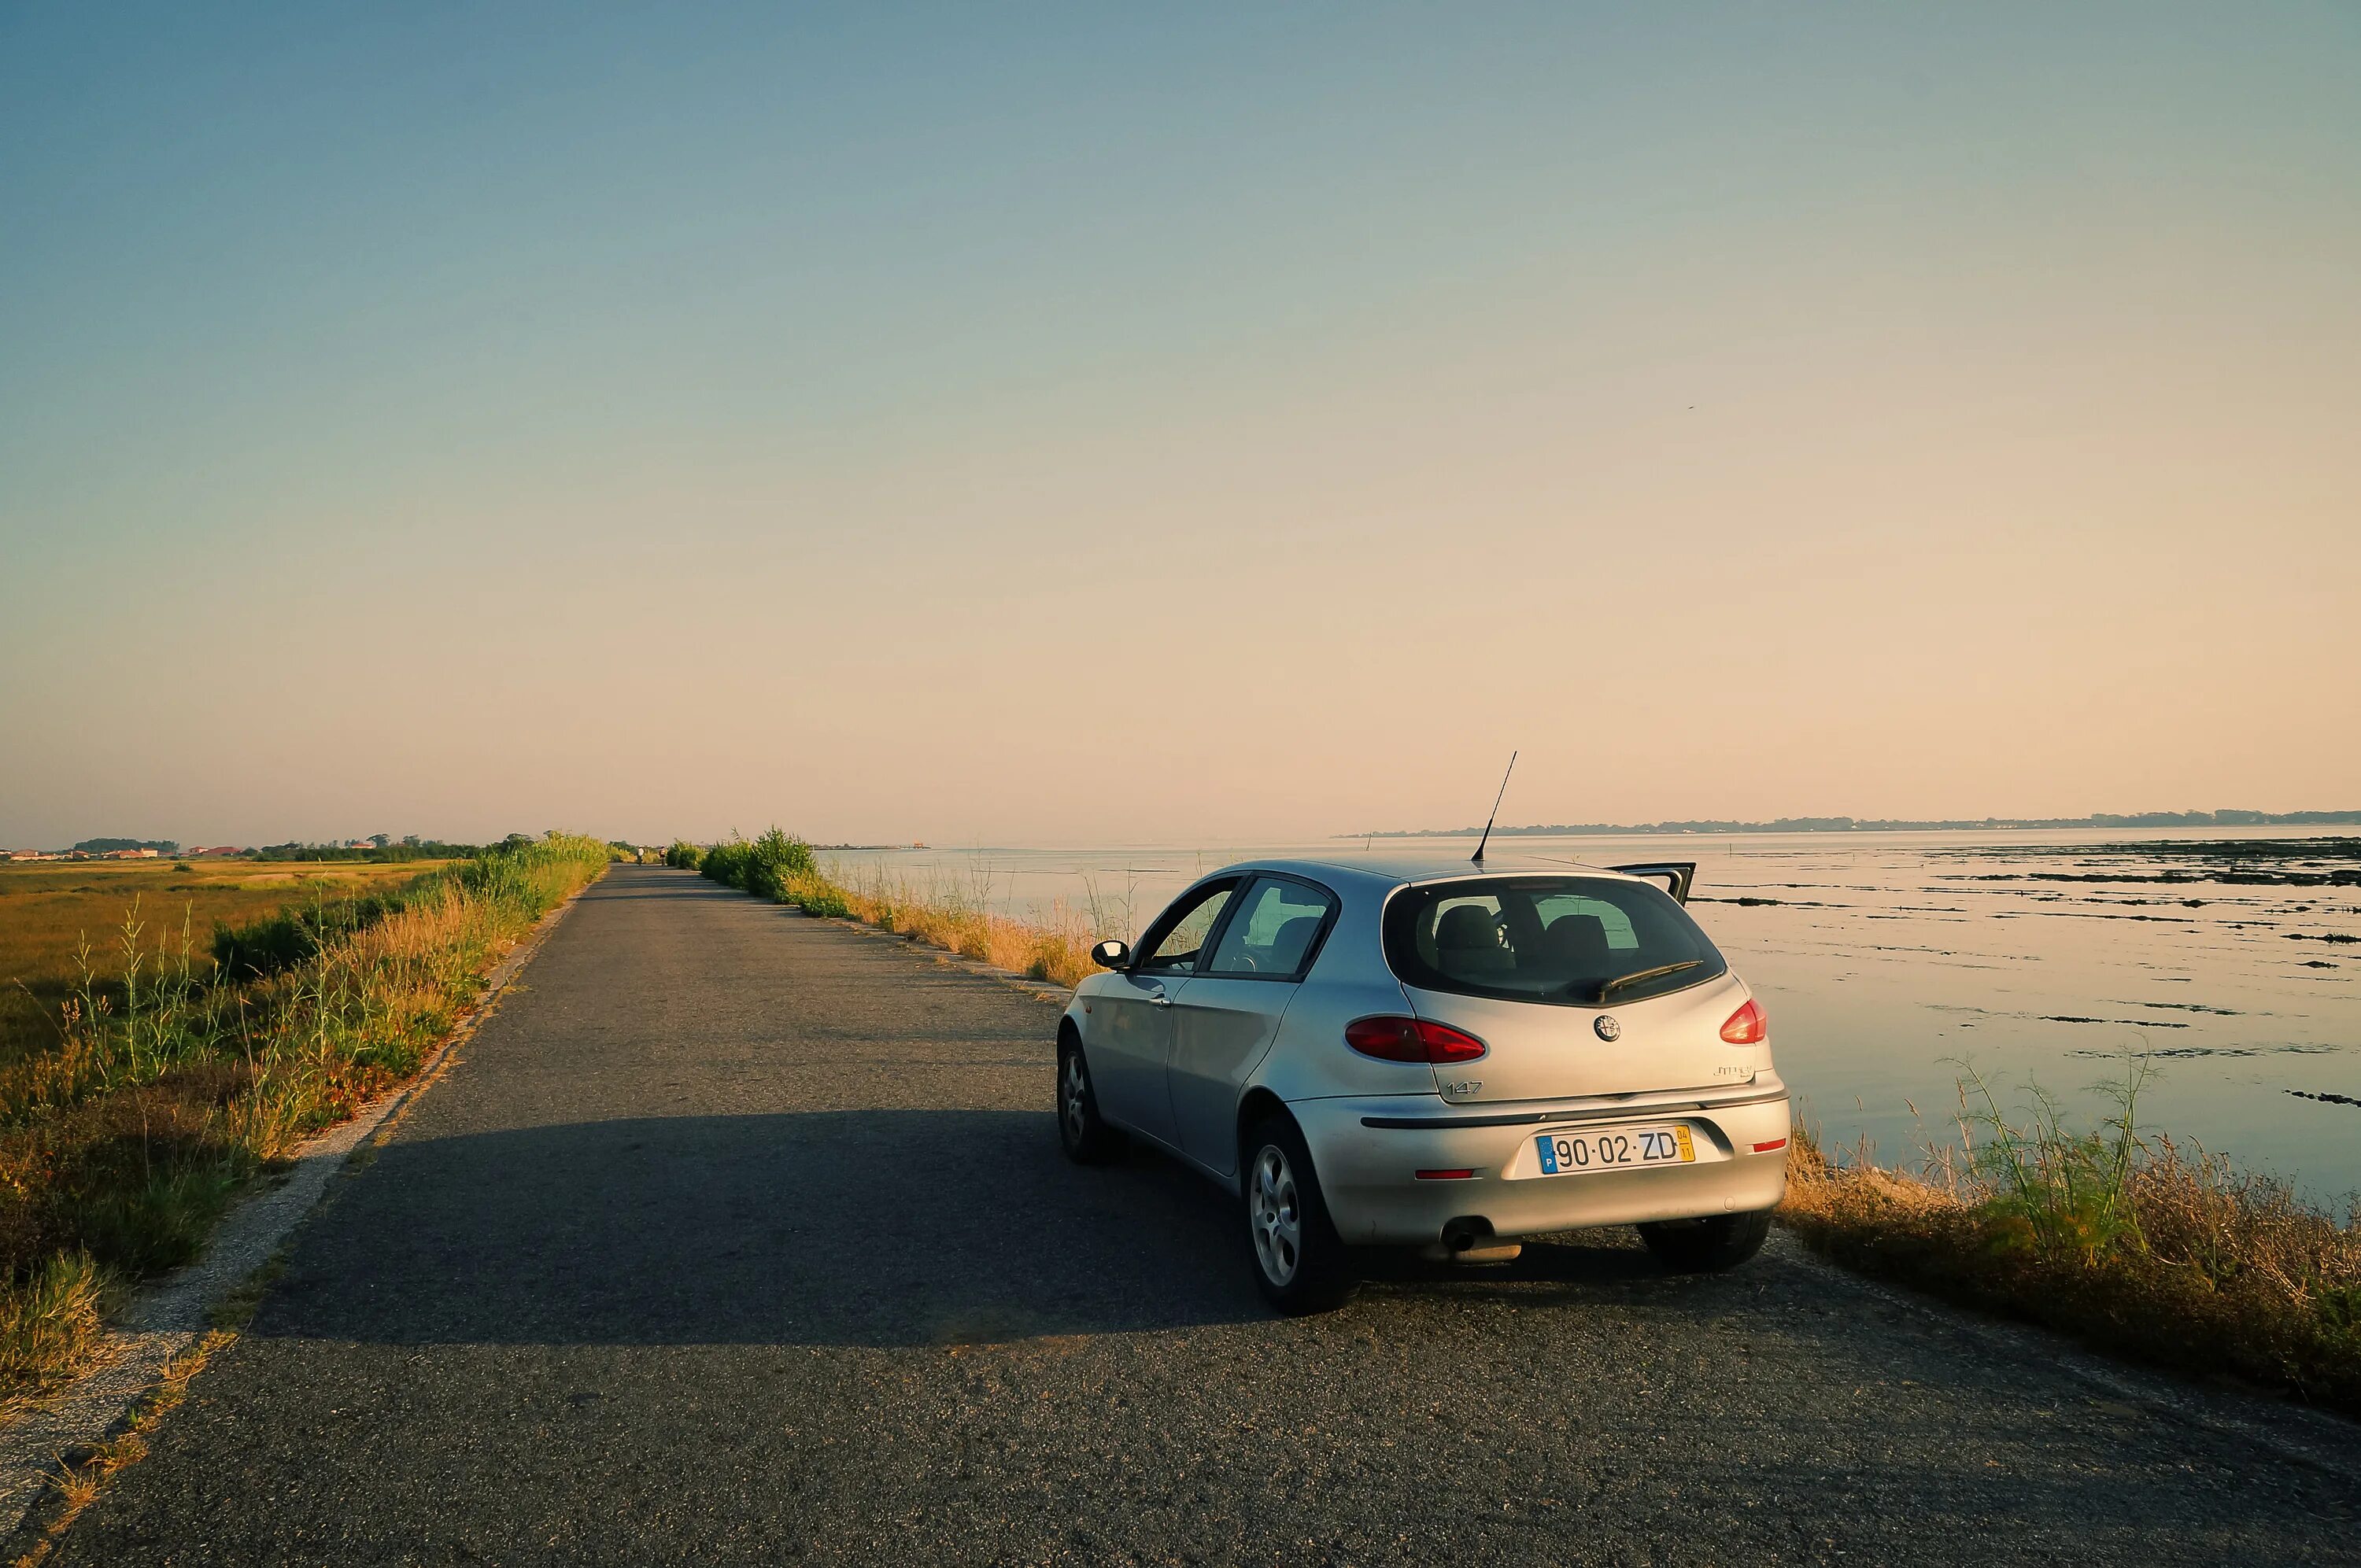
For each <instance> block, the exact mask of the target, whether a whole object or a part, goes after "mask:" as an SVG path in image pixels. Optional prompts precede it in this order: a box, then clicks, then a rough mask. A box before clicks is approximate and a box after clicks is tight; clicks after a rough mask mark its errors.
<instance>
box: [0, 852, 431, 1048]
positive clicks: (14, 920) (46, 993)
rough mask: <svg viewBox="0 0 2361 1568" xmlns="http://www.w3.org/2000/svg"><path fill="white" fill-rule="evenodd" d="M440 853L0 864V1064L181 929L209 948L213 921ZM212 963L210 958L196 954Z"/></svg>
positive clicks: (113, 988)
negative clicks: (70, 1004) (81, 995)
mask: <svg viewBox="0 0 2361 1568" xmlns="http://www.w3.org/2000/svg"><path fill="white" fill-rule="evenodd" d="M442 863H443V862H438V861H405V862H400V863H394V864H372V863H368V862H365V861H324V862H317V863H314V862H311V861H203V860H201V861H187V862H175V861H62V862H60V861H35V862H32V863H29V864H22V865H0V1063H5V1062H9V1061H13V1060H16V1059H17V1058H20V1057H22V1056H24V1055H26V1054H27V1053H28V1052H33V1051H46V1050H48V1049H49V1048H50V1047H54V1046H55V1045H56V1044H57V1043H58V1030H57V1025H56V1023H55V1022H54V1020H55V1019H56V1017H57V1015H58V1012H59V1009H60V1008H61V1007H62V1006H63V1005H64V1004H65V1003H66V1002H67V1001H68V1000H69V999H70V998H71V997H73V996H74V995H75V994H76V993H77V992H80V991H81V990H82V988H83V982H84V980H85V978H86V977H85V975H84V971H83V969H82V958H83V952H82V949H83V947H84V941H83V939H84V938H85V937H86V936H88V937H90V938H92V940H91V941H90V943H89V946H88V953H87V957H88V961H89V965H90V970H89V973H88V976H87V979H88V980H89V981H90V982H91V984H92V986H93V988H94V989H95V990H96V991H97V992H98V993H99V994H101V995H105V996H110V997H112V998H114V999H115V1001H116V1002H117V1003H120V1000H121V996H122V988H123V981H124V975H125V971H126V968H127V967H128V965H129V964H130V962H131V961H132V959H133V957H134V955H133V954H127V953H126V952H125V950H124V948H123V945H122V943H121V941H120V940H119V939H118V938H120V936H121V933H122V930H123V927H124V925H125V922H126V919H128V920H129V921H130V922H131V923H132V924H134V925H136V926H137V927H139V933H138V937H137V948H136V956H137V958H138V959H140V961H142V962H143V963H144V964H145V965H146V966H147V968H148V970H149V972H151V973H152V972H153V971H154V970H156V969H157V968H158V967H159V966H160V965H161V964H163V963H165V962H167V961H169V960H170V959H171V957H172V956H173V954H174V953H175V952H176V951H177V949H178V948H179V947H180V945H181V940H182V938H183V937H184V936H185V937H186V938H188V940H189V941H190V942H191V944H192V946H193V947H194V948H196V949H197V950H198V951H200V952H205V951H207V950H208V946H209V943H210V940H211V935H212V931H213V927H214V925H215V924H216V923H220V924H224V925H237V924H241V923H243V922H246V921H248V920H252V919H255V918H257V917H258V916H264V915H269V914H270V913H272V912H274V911H276V910H279V909H281V908H284V907H285V906H287V905H291V904H296V905H308V904H314V903H323V902H333V901H335V900H337V899H341V898H346V897H350V896H352V895H353V894H364V893H378V892H383V891H386V890H388V889H391V888H397V887H401V886H403V885H405V884H407V883H411V882H412V881H414V880H415V879H417V878H418V877H419V876H421V875H423V874H425V873H428V872H433V871H435V870H437V869H439V867H440V865H441V864H442ZM201 961H202V962H203V964H204V966H205V967H206V968H207V970H210V966H211V959H210V958H209V957H208V958H206V959H203V960H201Z"/></svg>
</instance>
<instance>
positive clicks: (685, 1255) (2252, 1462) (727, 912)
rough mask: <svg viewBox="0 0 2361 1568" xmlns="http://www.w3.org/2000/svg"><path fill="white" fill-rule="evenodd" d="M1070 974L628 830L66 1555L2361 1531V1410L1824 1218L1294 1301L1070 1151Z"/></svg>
mask: <svg viewBox="0 0 2361 1568" xmlns="http://www.w3.org/2000/svg"><path fill="white" fill-rule="evenodd" d="M1056 1017H1057V1009H1056V1007H1055V1006H1054V1005H1052V1004H1050V1003H1045V1002H1042V1001H1038V1000H1036V999H1035V998H1033V997H1031V996H1028V995H1027V994H1025V993H1023V992H1019V991H1017V990H1016V989H1014V988H1012V987H1009V986H1006V985H1004V984H1002V983H1000V982H997V981H993V980H991V979H989V978H986V977H983V976H979V975H974V974H971V973H968V972H965V971H963V970H959V969H955V968H951V967H949V966H946V965H943V964H940V963H938V962H936V961H934V960H933V959H930V958H928V956H926V955H924V954H922V953H918V952H916V951H913V950H911V949H910V948H907V947H906V946H905V945H903V944H900V943H897V942H894V941H890V940H887V939H884V938H878V937H876V936H873V935H871V934H868V933H865V932H862V931H859V930H855V929H852V928H850V927H845V926H841V925H838V924H835V923H830V922H823V921H816V920H810V919H807V918H804V917H802V916H799V915H796V914H795V913H793V912H791V911H789V910H786V909H784V908H781V907H778V906H775V905H765V904H762V903H758V902H756V901H755V900H753V899H751V898H748V897H746V896H745V895H743V894H736V893H732V892H728V891H724V890H721V889H719V888H716V887H715V886H713V885H712V884H710V883H704V882H701V881H699V880H698V879H697V878H696V877H694V876H692V875H689V874H688V873H686V872H671V871H665V870H661V869H656V868H632V867H619V868H617V869H616V870H615V871H613V872H610V873H609V876H608V877H607V879H606V880H605V881H604V882H602V883H598V885H597V886H595V887H593V888H592V889H591V890H590V891H589V892H588V894H585V895H584V897H583V898H582V900H581V902H580V903H579V905H577V907H576V908H575V909H574V910H573V912H572V913H571V914H570V915H568V916H567V917H566V921H565V922H564V923H563V924H562V925H561V926H560V927H558V929H557V931H556V932H555V935H554V936H553V937H552V938H551V939H550V940H549V942H548V944H547V945H546V946H545V948H544V949H543V950H542V952H541V954H540V956H539V957H538V958H536V959H534V960H533V964H532V966H531V967H530V968H529V969H528V970H526V971H525V973H524V975H523V976H522V987H521V989H519V990H517V991H515V992H511V995H510V996H509V998H508V1000H506V1001H505V1002H504V1003H502V1005H501V1007H500V1010H499V1012H498V1013H497V1014H494V1015H493V1016H492V1017H491V1018H490V1019H489V1020H488V1021H487V1022H486V1024H485V1025H484V1026H483V1027H482V1029H481V1030H479V1031H478V1034H477V1035H476V1036H475V1037H474V1038H473V1040H472V1041H471V1042H470V1043H469V1045H468V1046H467V1049H466V1054H465V1056H464V1058H462V1059H461V1060H460V1061H459V1063H458V1065H457V1066H456V1068H455V1069H453V1070H452V1071H451V1072H450V1073H449V1074H448V1076H446V1077H445V1079H444V1080H442V1081H441V1082H440V1083H439V1084H437V1085H436V1086H435V1087H434V1089H433V1090H432V1091H429V1092H428V1093H426V1094H425V1095H424V1096H423V1098H422V1099H421V1100H419V1101H418V1102H416V1104H415V1107H414V1109H413V1110H412V1113H410V1114H409V1115H408V1116H407V1117H406V1118H405V1119H404V1120H402V1121H401V1124H400V1125H399V1126H398V1128H397V1129H396V1130H395V1131H394V1133H393V1134H392V1135H391V1136H390V1140H389V1141H388V1142H387V1143H386V1144H385V1146H383V1147H382V1149H381V1151H380V1152H379V1154H378V1156H377V1157H376V1158H374V1159H373V1160H372V1161H370V1162H369V1163H368V1164H367V1165H366V1166H365V1167H363V1168H359V1169H357V1171H356V1172H354V1173H353V1174H352V1175H350V1176H349V1177H348V1178H346V1179H341V1180H340V1181H339V1182H338V1183H337V1184H336V1190H335V1196H334V1197H333V1198H332V1200H331V1201H329V1202H328V1204H327V1205H326V1206H325V1207H324V1209H322V1210H321V1211H320V1212H318V1213H317V1214H316V1215H315V1216H314V1217H313V1219H312V1220H311V1222H310V1223H308V1224H307V1225H306V1226H305V1227H304V1228H303V1230H302V1231H301V1232H300V1233H299V1234H298V1236H297V1239H296V1242H295V1244H294V1246H293V1250H292V1254H291V1259H290V1261H289V1264H288V1266H287V1269H286V1272H285V1274H284V1275H283V1277H280V1280H279V1281H278V1282H277V1283H276V1284H275V1285H274V1286H273V1287H272V1288H271V1289H270V1290H269V1294H268V1295H267V1297H266V1298H265V1299H264V1301H263V1303H262V1305H261V1308H260V1310H258V1313H257V1315H256V1317H255V1319H254V1321H253V1322H252V1323H251V1324H250V1325H249V1326H248V1328H247V1331H246V1332H244V1333H243V1334H242V1335H241V1336H240V1337H239V1338H238V1339H237V1340H236V1343H234V1344H232V1345H230V1346H229V1347H228V1348H227V1349H226V1350H225V1351H224V1352H222V1353H221V1354H218V1355H216V1356H215V1358H214V1360H213V1361H212V1363H211V1364H210V1365H207V1367H206V1368H205V1369H204V1371H203V1373H202V1374H201V1375H200V1376H198V1377H197V1379H196V1380H195V1382H194V1384H193V1385H192V1388H191V1391H190V1394H189V1397H188V1398H187V1400H186V1402H185V1403H184V1404H182V1405H181V1407H180V1408H179V1409H177V1410H175V1411H173V1412H172V1413H171V1414H170V1416H169V1417H167V1418H166V1419H165V1420H163V1422H162V1423H161V1424H160V1426H159V1429H158V1430H157V1431H156V1432H155V1433H154V1434H153V1436H152V1439H151V1442H150V1453H149V1454H148V1457H147V1458H146V1459H144V1460H142V1461H141V1462H139V1463H137V1464H133V1465H131V1466H130V1467H129V1468H128V1469H126V1470H125V1471H124V1472H122V1473H121V1475H120V1476H119V1477H118V1479H117V1480H116V1481H115V1484H114V1485H113V1486H110V1487H109V1489H108V1490H107V1491H106V1492H105V1494H104V1495H103V1496H102V1497H100V1498H99V1499H98V1500H97V1502H95V1503H94V1504H93V1506H92V1507H91V1508H90V1509H89V1511H88V1512H87V1513H85V1514H84V1515H83V1516H82V1519H80V1520H79V1521H78V1522H76V1523H75V1524H74V1526H73V1527H72V1528H71V1530H70V1531H69V1532H68V1533H67V1534H66V1536H65V1537H64V1538H63V1540H62V1541H61V1542H60V1547H59V1551H58V1553H57V1556H56V1557H55V1558H54V1559H53V1561H57V1562H62V1563H131V1562H140V1563H446V1562H467V1561H486V1562H498V1563H537V1562H552V1563H555V1562H568V1563H577V1562H614V1563H643V1562H697V1563H707V1562H718V1561H733V1562H764V1563H770V1562H781V1561H809V1562H849V1563H910V1562H936V1563H1036V1562H1043V1563H1046V1562H1072V1563H1095V1562H1118V1563H1130V1562H1140V1563H1419V1564H1428V1563H1436V1562H1448V1563H1455V1564H1459V1563H1516V1564H1523V1565H1530V1564H1536V1563H1565V1562H1591V1561H1598V1562H1615V1563H1620V1562H1633V1563H1642V1562H1649V1563H1653V1562H1740V1561H1744V1562H1767V1563H1786V1562H1818V1561H1834V1560H1836V1559H1837V1558H1839V1556H1841V1557H1844V1558H1845V1559H1847V1560H1848V1561H1850V1562H1854V1563H1862V1562H1870V1563H1886V1562H1913V1563H1946V1562H1960V1563H1979V1564H1988V1563H1995V1562H2018V1561H2026V1560H2030V1559H2034V1558H2044V1559H2048V1558H2059V1559H2070V1560H2071V1561H2074V1562H2076V1563H2152V1562H2158V1561H2166V1562H2184V1561H2226V1560H2233V1559H2236V1560H2255V1561H2272V1562H2352V1561H2356V1560H2361V1428H2355V1427H2350V1426H2348V1425H2345V1424H2342V1423H2333V1422H2332V1423H2323V1422H2322V1421H2321V1420H2318V1419H2316V1418H2305V1419H2303V1420H2302V1421H2301V1425H2302V1427H2303V1430H2304V1432H2305V1440H2304V1442H2303V1443H2302V1444H2300V1445H2296V1446H2295V1447H2290V1446H2289V1445H2285V1444H2279V1443H2275V1442H2262V1441H2258V1440H2257V1437H2256V1435H2255V1434H2256V1433H2257V1431H2268V1428H2269V1427H2270V1425H2271V1423H2272V1422H2273V1421H2274V1420H2275V1419H2277V1418H2278V1416H2279V1413H2281V1412H2283V1411H2284V1408H2283V1407H2274V1406H2272V1405H2270V1404H2268V1403H2267V1402H2265V1401H2261V1400H2257V1399H2254V1398H2248V1397H2246V1396H2244V1395H2241V1394H2237V1393H2235V1392H2231V1391H2215V1390H2207V1389H2200V1388H2197V1387H2192V1386H2189V1385H2181V1384H2172V1383H2169V1382H2167V1381H2165V1380H2161V1379H2158V1380H2154V1386H2155V1387H2157V1388H2158V1389H2159V1390H2163V1391H2164V1392H2163V1393H2162V1394H2161V1396H2160V1397H2158V1398H2153V1399H2151V1398H2140V1397H2138V1395H2137V1394H2136V1393H2133V1394H2131V1395H2126V1394H2125V1392H2124V1391H2123V1386H2121V1385H2115V1384H2103V1383H2099V1382H2093V1381H2092V1380H2089V1379H2087V1378H2085V1377H2084V1376H2081V1375H2079V1374H2078V1373H2076V1372H2075V1371H2074V1370H2073V1368H2072V1365H2071V1364H2072V1363H2073V1361H2074V1360H2075V1359H2076V1358H2074V1357H2073V1356H2070V1355H2069V1354H2065V1353H2064V1352H2063V1351H2062V1349H2061V1348H2060V1345H2059V1342H2053V1341H2049V1340H2048V1339H2046V1338H2042V1337H2040V1336H2034V1335H2003V1336H1992V1335H1985V1334H1981V1333H1977V1332H1968V1331H1966V1330H1964V1329H1963V1328H1962V1326H1961V1323H1960V1320H1958V1319H1956V1318H1954V1317H1952V1316H1951V1315H1949V1314H1948V1313H1946V1312H1943V1311H1940V1310H1935V1309H1931V1308H1921V1307H1919V1306H1917V1305H1916V1304H1914V1303H1912V1302H1910V1301H1907V1300H1904V1299H1898V1298H1895V1297H1893V1296H1891V1295H1889V1294H1887V1293H1884V1292H1882V1291H1879V1290H1876V1289H1873V1288H1869V1287H1866V1286H1863V1285H1861V1284H1860V1283H1858V1282H1856V1281H1854V1280H1852V1279H1851V1278H1850V1277H1847V1276H1844V1275H1842V1274H1840V1273H1838V1272H1836V1271H1834V1270H1832V1269H1829V1268H1828V1267H1826V1266H1821V1265H1819V1264H1817V1263H1815V1262H1812V1261H1810V1260H1808V1259H1806V1258H1803V1257H1800V1256H1798V1255H1795V1254H1794V1253H1793V1252H1792V1251H1791V1250H1786V1249H1779V1250H1776V1251H1774V1252H1773V1254H1770V1255H1765V1256H1764V1257H1763V1258H1761V1259H1759V1260H1757V1262H1756V1263H1755V1264H1753V1265H1752V1266H1749V1267H1748V1268H1746V1269H1745V1270H1742V1271H1741V1272H1739V1273H1736V1274H1733V1275H1730V1276H1727V1277H1712V1278H1702V1279H1699V1278H1675V1277H1667V1276H1664V1275H1663V1274H1661V1273H1660V1272H1658V1270H1657V1269H1656V1268H1655V1266H1653V1263H1652V1262H1651V1261H1650V1259H1649V1258H1648V1256H1647V1255H1646V1254H1645V1253H1644V1252H1643V1251H1642V1250H1641V1249H1640V1248H1639V1247H1638V1246H1637V1245H1636V1243H1635V1242H1634V1241H1633V1240H1632V1239H1631V1237H1630V1236H1629V1235H1628V1234H1620V1233H1598V1234H1579V1235H1569V1236H1565V1237H1561V1238H1555V1239H1554V1240H1553V1241H1551V1242H1550V1243H1547V1244H1544V1245H1536V1246H1533V1247H1530V1248H1529V1249H1528V1250H1527V1252H1526V1255H1525V1256H1524V1258H1523V1259H1521V1260H1520V1261H1519V1262H1518V1263H1517V1264H1515V1265H1512V1266H1507V1267H1503V1268H1495V1269H1488V1270H1483V1271H1470V1272H1462V1273H1451V1272H1447V1271H1443V1270H1427V1269H1422V1268H1417V1267H1403V1268H1397V1269H1393V1270H1390V1271H1389V1273H1388V1276H1387V1277H1386V1278H1384V1279H1383V1280H1381V1281H1379V1282H1378V1283H1375V1284H1373V1285H1371V1286H1370V1287H1369V1288H1367V1289H1366V1290H1365V1291H1364V1292H1363V1294H1362V1295H1361V1296H1360V1297H1359V1298H1358V1299H1356V1301H1355V1302H1354V1303H1353V1304H1352V1305H1350V1306H1348V1307H1346V1308H1345V1309H1344V1310H1340V1311H1338V1312H1336V1313H1334V1314H1332V1315H1329V1316H1325V1317H1322V1318H1317V1319H1311V1320H1304V1321H1277V1320H1274V1319H1273V1318H1271V1317H1270V1316H1269V1314H1268V1311H1267V1310H1265V1309H1264V1307H1263V1306H1262V1304H1261V1301H1260V1299H1258V1298H1257V1295H1256V1294H1255V1292H1254V1289H1253V1288H1252V1286H1251V1284H1250V1282H1249V1280H1248V1277H1247V1275H1246V1266H1245V1263H1244V1261H1243V1259H1242V1256H1241V1249H1242V1247H1243V1245H1244V1243H1243V1241H1242V1239H1241V1236H1240V1234H1239V1233H1240V1232H1241V1231H1242V1229H1243V1227H1242V1225H1241V1224H1240V1223H1237V1222H1236V1219H1235V1212H1234V1208H1233V1206H1232V1204H1231V1203H1230V1202H1229V1201H1227V1200H1225V1199H1224V1198H1223V1197H1222V1196H1221V1195H1220V1194H1219V1193H1218V1192H1216V1191H1215V1190H1213V1188H1211V1187H1209V1186H1208V1185H1206V1184H1205V1183H1203V1182H1202V1181H1200V1180H1198V1179H1195V1178H1193V1177H1191V1176H1190V1175H1188V1174H1186V1173H1184V1172H1182V1171H1180V1169H1178V1168H1174V1167H1172V1166H1170V1165H1169V1164H1167V1163H1165V1162H1163V1161H1161V1160H1159V1159H1158V1158H1156V1157H1151V1156H1147V1155H1143V1154H1135V1155H1134V1156H1133V1157H1131V1159H1130V1160H1129V1161H1127V1162H1126V1163H1125V1164H1123V1165H1120V1166H1118V1167H1115V1168H1110V1169H1104V1170H1098V1169H1093V1170H1084V1169H1079V1168H1074V1167H1071V1166H1070V1165H1068V1164H1067V1163H1066V1162H1065V1160H1064V1159H1063V1158H1062V1157H1060V1154H1059V1151H1058V1146H1057V1139H1056V1135H1055V1131H1054V1128H1053V1125H1052V1122H1051V1115H1050V1109H1049V1107H1050V1096H1051V1081H1052V1058H1051V1049H1050V1040H1051V1037H1052V1030H1053V1028H1054V1026H1055V1023H1056ZM2142 1376H2143V1375H2132V1385H2133V1386H2134V1387H2138V1386H2142V1383H2141V1379H2142ZM2287 1414H2288V1419H2289V1420H2290V1421H2293V1420H2295V1419H2296V1418H2295V1417H2294V1415H2293V1413H2291V1412H2289V1413H2287Z"/></svg>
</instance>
